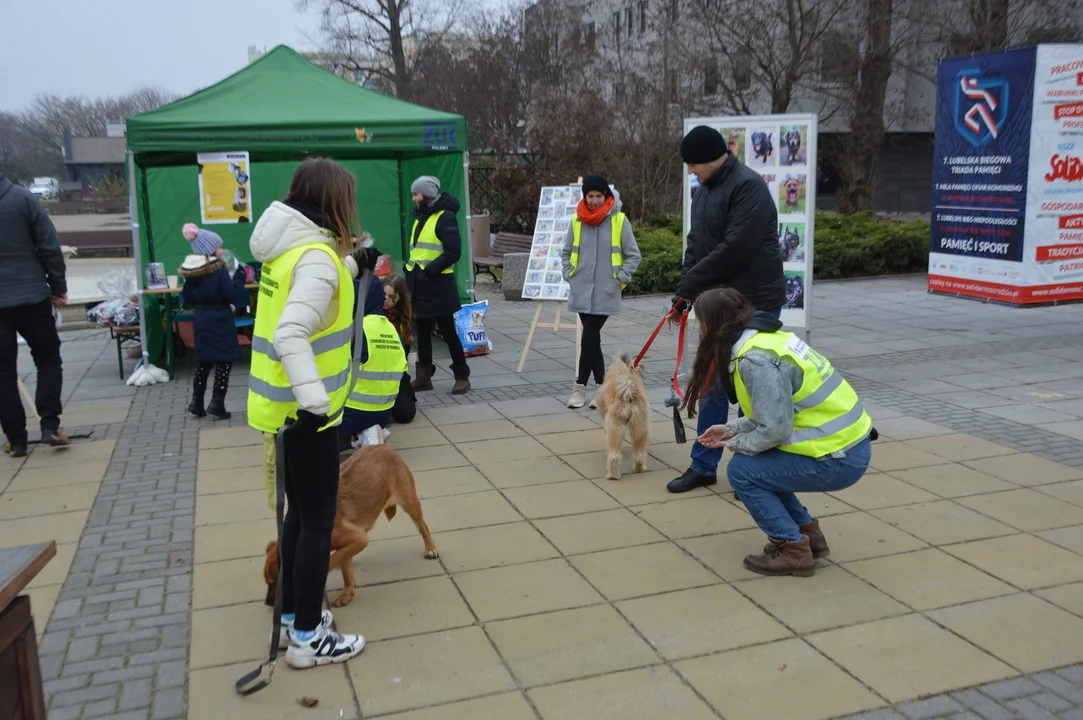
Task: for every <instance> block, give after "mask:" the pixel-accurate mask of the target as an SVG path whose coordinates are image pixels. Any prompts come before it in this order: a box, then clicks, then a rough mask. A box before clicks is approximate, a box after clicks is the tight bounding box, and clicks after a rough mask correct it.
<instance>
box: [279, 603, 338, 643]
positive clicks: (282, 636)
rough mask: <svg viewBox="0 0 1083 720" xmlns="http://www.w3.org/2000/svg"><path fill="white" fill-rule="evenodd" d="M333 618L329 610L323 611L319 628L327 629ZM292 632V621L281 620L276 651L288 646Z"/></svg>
mask: <svg viewBox="0 0 1083 720" xmlns="http://www.w3.org/2000/svg"><path fill="white" fill-rule="evenodd" d="M334 621H335V618H334V617H332V616H331V611H330V610H324V611H323V613H322V614H321V615H320V628H329V627H331V623H333V622H334ZM292 630H293V621H292V620H286V619H285V618H282V626H281V627H280V628H279V629H278V649H279V650H285V649H286V648H288V647H289V645H290V631H292Z"/></svg>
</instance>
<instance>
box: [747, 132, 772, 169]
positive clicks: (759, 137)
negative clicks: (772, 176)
mask: <svg viewBox="0 0 1083 720" xmlns="http://www.w3.org/2000/svg"><path fill="white" fill-rule="evenodd" d="M774 136H775V133H774V131H773V130H753V131H752V134H751V137H752V157H751V158H750V159H749V161H748V164H749V166H750V167H771V166H773V165H774V164H775V141H774Z"/></svg>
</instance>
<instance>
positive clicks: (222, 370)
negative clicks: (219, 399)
mask: <svg viewBox="0 0 1083 720" xmlns="http://www.w3.org/2000/svg"><path fill="white" fill-rule="evenodd" d="M212 367H213V368H214V393H213V394H214V395H222V396H225V394H226V391H227V390H229V374H230V372H232V370H233V363H231V362H221V363H200V364H199V365H196V374H195V377H193V378H192V389H193V390H195V391H196V394H198V395H202V394H203V393H205V392H206V391H207V378H208V377H209V376H210V374H211V368H212Z"/></svg>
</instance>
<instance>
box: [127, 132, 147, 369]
mask: <svg viewBox="0 0 1083 720" xmlns="http://www.w3.org/2000/svg"><path fill="white" fill-rule="evenodd" d="M128 216H129V219H130V220H131V223H132V257H133V258H134V259H135V289H136V297H137V298H138V299H139V349H140V350H142V352H143V360H142V362H143V364H144V365H146V364H148V363H149V357H150V353H149V352H148V351H147V320H146V307H145V302H144V299H143V267H142V266H143V250H142V248H141V247H140V242H139V205H138V204H137V203H136V201H135V153H134V152H132V151H131V150H129V151H128Z"/></svg>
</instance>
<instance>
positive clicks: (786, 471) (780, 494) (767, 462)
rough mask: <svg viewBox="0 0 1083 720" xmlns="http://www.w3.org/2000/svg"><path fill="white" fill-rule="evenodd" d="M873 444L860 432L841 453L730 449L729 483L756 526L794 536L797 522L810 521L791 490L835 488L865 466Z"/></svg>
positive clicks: (850, 482) (852, 480)
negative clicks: (736, 451) (734, 451)
mask: <svg viewBox="0 0 1083 720" xmlns="http://www.w3.org/2000/svg"><path fill="white" fill-rule="evenodd" d="M871 458H872V445H871V444H870V443H869V439H868V438H865V439H864V440H862V441H861V442H860V443H858V444H857V445H855V446H854V447H852V448H850V449H849V450H847V451H846V457H843V458H833V457H827V458H810V457H805V456H804V455H795V454H794V453H788V452H784V451H782V450H777V449H776V450H768V451H766V452H762V453H759V454H758V455H737V454H734V456H733V458H731V459H730V464H729V465H728V466H727V474H728V476H729V481H730V487H732V488H733V490H734V492H736V493H737V494H738V495H740V496H741V501H742V502H743V503H744V504H745V508H747V509H748V512H749V514H751V515H752V519H753V520H755V521H756V524H757V525H759V526H760V530H763V532H764V533H765V534H766V535H767V537H769V538H771V539H773V540H787V541H789V542H797V541H798V540H800V539H801V530H800V529H799V527H798V526H800V525H807V524H808V523H810V522H812V521H813V517H812V516H811V515H809V513H808V510H806V509H805V506H804V505H802V504H801V502H800V501H799V500H798V499H797V496H796V495H794V493H799V492H838V491H839V490H845V489H846V488H848V487H850V486H851V485H853V484H854V483H856V482H857V481H858V480H860V479H861V478H862V477H863V476H864V475H865V471H866V470H868V469H869V460H870V459H871Z"/></svg>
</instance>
